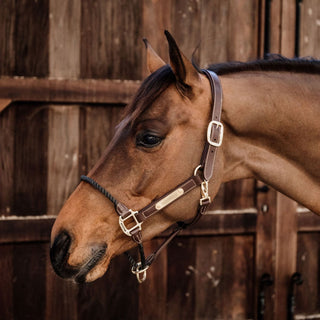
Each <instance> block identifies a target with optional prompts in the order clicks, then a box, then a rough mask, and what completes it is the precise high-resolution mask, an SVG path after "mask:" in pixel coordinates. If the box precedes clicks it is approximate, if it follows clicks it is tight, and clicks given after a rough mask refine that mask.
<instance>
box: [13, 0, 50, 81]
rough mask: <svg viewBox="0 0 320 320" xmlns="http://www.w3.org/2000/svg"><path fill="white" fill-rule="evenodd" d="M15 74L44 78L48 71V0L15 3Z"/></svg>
mask: <svg viewBox="0 0 320 320" xmlns="http://www.w3.org/2000/svg"><path fill="white" fill-rule="evenodd" d="M15 9H16V11H15V15H16V17H15V30H14V32H15V35H14V53H15V70H14V74H15V75H18V76H27V77H34V76H37V77H45V76H47V75H48V71H49V61H48V60H49V55H48V47H49V36H48V35H49V0H42V1H29V0H16V1H15Z"/></svg>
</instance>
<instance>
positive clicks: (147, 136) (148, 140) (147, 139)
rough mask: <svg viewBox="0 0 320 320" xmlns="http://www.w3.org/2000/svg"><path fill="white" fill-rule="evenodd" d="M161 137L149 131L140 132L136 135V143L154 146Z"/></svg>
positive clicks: (147, 146) (142, 145)
mask: <svg viewBox="0 0 320 320" xmlns="http://www.w3.org/2000/svg"><path fill="white" fill-rule="evenodd" d="M162 140H163V138H162V137H159V136H157V135H155V134H154V133H151V132H141V133H139V134H138V135H137V137H136V145H137V146H139V147H144V148H154V147H156V146H158V145H159V144H160V143H161V142H162Z"/></svg>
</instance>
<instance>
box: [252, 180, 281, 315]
mask: <svg viewBox="0 0 320 320" xmlns="http://www.w3.org/2000/svg"><path fill="white" fill-rule="evenodd" d="M263 185H264V184H263V183H261V182H257V187H262V186H263ZM276 199H277V195H276V192H275V191H274V190H270V191H269V192H268V193H258V194H257V200H256V201H257V208H258V210H259V212H258V216H257V229H256V245H255V265H256V270H255V299H254V303H255V310H257V302H258V296H259V283H260V279H261V277H262V275H263V274H264V273H268V274H270V275H271V277H272V278H273V279H274V278H275V246H276V244H275V236H276V224H275V222H276ZM273 294H274V286H271V287H267V288H266V290H265V296H266V307H265V318H264V319H266V320H269V319H270V320H271V319H275V318H274V299H273V298H272V296H273Z"/></svg>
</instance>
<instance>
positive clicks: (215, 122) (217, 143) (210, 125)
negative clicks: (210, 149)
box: [207, 120, 223, 147]
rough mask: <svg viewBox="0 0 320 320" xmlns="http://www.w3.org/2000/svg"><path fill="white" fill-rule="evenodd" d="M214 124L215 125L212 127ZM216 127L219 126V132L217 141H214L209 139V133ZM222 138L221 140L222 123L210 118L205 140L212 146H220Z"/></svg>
mask: <svg viewBox="0 0 320 320" xmlns="http://www.w3.org/2000/svg"><path fill="white" fill-rule="evenodd" d="M213 126H215V127H213ZM213 128H214V129H218V128H220V134H219V141H218V142H214V141H212V140H211V133H212V129H213ZM222 140H223V124H222V123H221V122H220V121H215V120H212V121H210V123H209V125H208V129H207V141H208V143H209V144H210V145H212V146H214V147H220V146H221V144H222Z"/></svg>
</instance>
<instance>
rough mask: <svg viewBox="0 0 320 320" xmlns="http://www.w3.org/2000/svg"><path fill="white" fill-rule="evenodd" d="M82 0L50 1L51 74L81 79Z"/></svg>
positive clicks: (58, 76) (52, 75)
mask: <svg viewBox="0 0 320 320" xmlns="http://www.w3.org/2000/svg"><path fill="white" fill-rule="evenodd" d="M80 13H81V0H71V1H61V0H55V1H50V20H49V21H50V34H49V39H50V41H49V52H50V54H49V72H50V76H51V77H57V78H79V75H80Z"/></svg>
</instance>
